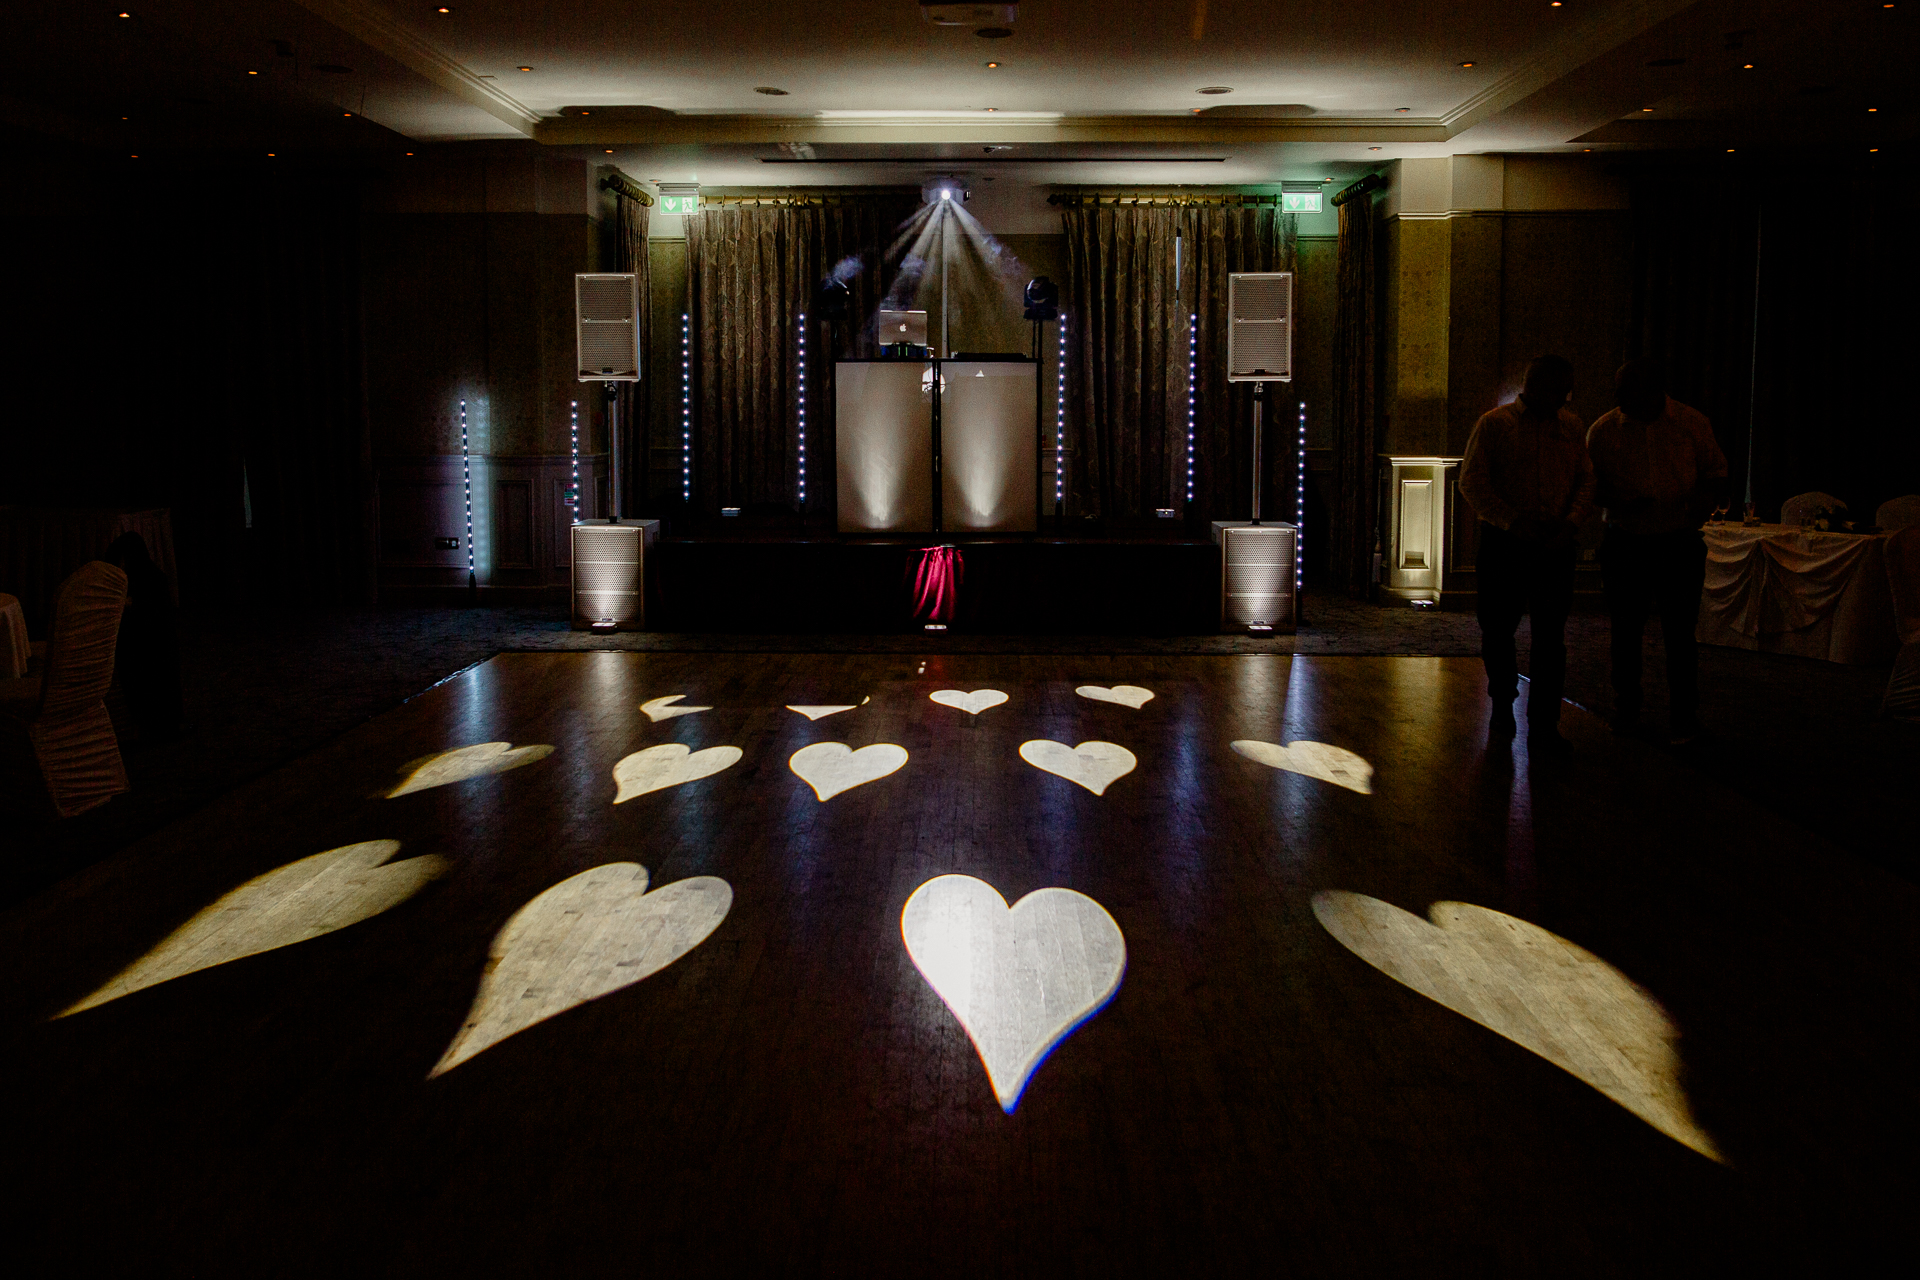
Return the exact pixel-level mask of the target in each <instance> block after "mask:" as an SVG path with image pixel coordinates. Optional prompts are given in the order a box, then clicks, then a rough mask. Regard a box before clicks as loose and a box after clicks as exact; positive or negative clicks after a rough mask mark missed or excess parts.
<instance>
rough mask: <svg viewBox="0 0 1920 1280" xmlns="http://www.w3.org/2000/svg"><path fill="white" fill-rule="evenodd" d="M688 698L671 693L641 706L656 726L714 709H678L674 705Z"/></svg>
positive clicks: (650, 699)
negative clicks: (664, 721) (680, 717)
mask: <svg viewBox="0 0 1920 1280" xmlns="http://www.w3.org/2000/svg"><path fill="white" fill-rule="evenodd" d="M686 696H687V695H686V694H684V693H670V694H668V695H667V696H666V697H664V698H648V699H647V700H646V701H645V702H643V703H641V704H640V709H641V710H642V711H644V712H646V713H647V719H649V720H651V721H653V722H654V723H655V724H659V723H660V722H661V721H662V720H671V719H673V718H674V717H675V716H695V715H699V714H700V713H701V712H702V711H711V710H713V708H712V707H676V706H674V705H673V704H674V703H676V702H678V701H680V700H681V699H682V698H684V697H686Z"/></svg>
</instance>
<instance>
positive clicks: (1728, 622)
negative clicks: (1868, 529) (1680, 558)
mask: <svg viewBox="0 0 1920 1280" xmlns="http://www.w3.org/2000/svg"><path fill="white" fill-rule="evenodd" d="M1704 534H1705V537H1706V540H1707V584H1706V590H1705V592H1703V593H1702V595H1701V597H1700V625H1699V628H1698V630H1697V632H1696V634H1697V635H1698V636H1699V639H1700V642H1701V643H1702V644H1719V645H1728V646H1730V647H1733V648H1739V649H1756V650H1759V651H1761V652H1763V653H1788V654H1794V655H1796V656H1798V657H1802V658H1821V659H1824V660H1825V661H1828V662H1847V663H1878V662H1889V661H1891V660H1892V658H1893V655H1894V653H1895V651H1896V650H1898V649H1899V647H1900V640H1899V636H1898V634H1897V633H1896V632H1895V630H1894V622H1893V599H1892V596H1891V593H1890V592H1889V591H1888V587H1887V565H1886V537H1885V535H1880V534H1854V533H1802V532H1801V531H1800V530H1799V529H1798V528H1788V527H1787V526H1786V525H1779V524H1763V525H1751V526H1741V525H1737V524H1729V525H1708V526H1707V528H1706V529H1705V530H1704Z"/></svg>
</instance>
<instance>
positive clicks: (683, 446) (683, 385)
mask: <svg viewBox="0 0 1920 1280" xmlns="http://www.w3.org/2000/svg"><path fill="white" fill-rule="evenodd" d="M680 498H681V500H682V501H684V502H692V501H693V317H692V316H690V315H687V314H686V313H685V312H682V313H681V314H680Z"/></svg>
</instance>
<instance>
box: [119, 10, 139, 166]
mask: <svg viewBox="0 0 1920 1280" xmlns="http://www.w3.org/2000/svg"><path fill="white" fill-rule="evenodd" d="M120 16H121V17H123V18H131V17H132V16H133V15H132V14H130V13H123V14H121V15H120ZM139 158H140V157H139V156H135V157H134V159H135V160H138V159H139Z"/></svg>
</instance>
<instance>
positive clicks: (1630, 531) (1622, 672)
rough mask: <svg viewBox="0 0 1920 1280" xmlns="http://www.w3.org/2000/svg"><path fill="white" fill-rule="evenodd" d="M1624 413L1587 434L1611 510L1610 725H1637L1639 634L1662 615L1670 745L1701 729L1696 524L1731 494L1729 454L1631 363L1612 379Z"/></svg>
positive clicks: (1700, 547)
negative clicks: (1696, 629)
mask: <svg viewBox="0 0 1920 1280" xmlns="http://www.w3.org/2000/svg"><path fill="white" fill-rule="evenodd" d="M1613 383H1614V389H1615V391H1616V392H1617V393H1618V397H1619V403H1620V407H1619V408H1618V409H1614V410H1611V411H1609V412H1607V413H1605V414H1603V415H1601V417H1600V420H1599V421H1598V422H1596V423H1594V424H1593V430H1592V431H1590V432H1589V433H1588V434H1587V449H1588V452H1589V453H1591V454H1592V456H1593V468H1594V474H1595V476H1596V478H1597V479H1598V481H1599V497H1600V504H1601V505H1602V506H1603V507H1605V508H1606V512H1607V538H1606V541H1605V543H1603V544H1602V545H1601V548H1600V569H1601V573H1602V575H1603V577H1604V580H1605V583H1606V591H1607V612H1608V613H1609V614H1610V615H1611V616H1612V631H1613V635H1612V656H1613V726H1614V729H1615V731H1617V732H1620V733H1631V732H1634V731H1635V730H1637V729H1638V728H1639V724H1640V636H1641V632H1643V631H1644V630H1645V629H1646V625H1647V615H1648V614H1649V613H1652V612H1657V613H1658V614H1659V615H1660V638H1661V640H1662V641H1663V642H1664V644H1665V646H1666V650H1667V699H1668V703H1669V708H1670V709H1669V711H1668V715H1667V722H1668V723H1667V732H1668V734H1669V736H1670V737H1671V738H1672V740H1673V741H1674V743H1675V744H1679V743H1684V742H1690V741H1692V740H1693V738H1694V737H1695V736H1696V735H1697V734H1698V733H1699V731H1700V721H1699V717H1700V670H1699V651H1698V647H1697V646H1696V645H1695V644H1694V638H1693V635H1694V627H1695V626H1696V625H1697V623H1698V620H1699V617H1700V587H1701V584H1702V581H1703V579H1704V577H1705V573H1706V564H1707V546H1706V543H1705V542H1704V541H1702V540H1701V537H1700V523H1701V521H1703V520H1705V519H1706V518H1707V513H1708V512H1710V511H1712V510H1713V509H1714V507H1715V506H1717V505H1718V504H1719V502H1720V500H1721V498H1722V496H1723V495H1724V494H1725V493H1726V491H1727V457H1726V455H1725V454H1724V453H1722V452H1720V445H1719V442H1717V441H1716V440H1715V439H1714V438H1713V427H1712V426H1711V425H1710V424H1709V423H1708V422H1707V419H1706V416H1705V415H1704V414H1702V413H1700V412H1699V411H1698V410H1695V409H1690V408H1688V407H1687V406H1686V405H1684V404H1681V403H1680V402H1679V401H1678V400H1674V399H1671V398H1670V397H1669V396H1668V395H1667V392H1666V385H1665V383H1664V381H1663V379H1662V378H1661V374H1660V369H1659V366H1657V365H1656V364H1654V363H1653V361H1651V360H1629V361H1628V362H1627V363H1625V364H1623V365H1621V366H1620V372H1619V373H1617V374H1615V375H1614V379H1613Z"/></svg>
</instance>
